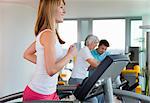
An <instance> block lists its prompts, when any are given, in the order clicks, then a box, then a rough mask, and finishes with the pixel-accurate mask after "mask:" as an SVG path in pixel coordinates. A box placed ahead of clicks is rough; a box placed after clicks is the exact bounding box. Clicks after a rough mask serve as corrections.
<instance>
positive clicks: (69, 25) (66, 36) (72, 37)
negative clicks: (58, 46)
mask: <svg viewBox="0 0 150 103" xmlns="http://www.w3.org/2000/svg"><path fill="white" fill-rule="evenodd" d="M58 32H59V34H60V37H61V38H62V39H63V40H64V41H65V42H66V43H65V44H64V45H63V48H64V49H68V48H69V46H70V45H71V44H73V43H76V42H77V20H65V21H64V22H63V23H60V24H59V25H58Z"/></svg>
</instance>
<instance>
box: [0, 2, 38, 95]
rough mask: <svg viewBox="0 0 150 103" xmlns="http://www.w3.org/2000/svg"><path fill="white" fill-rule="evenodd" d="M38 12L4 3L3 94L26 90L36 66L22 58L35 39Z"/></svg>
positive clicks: (0, 6) (0, 43)
mask: <svg viewBox="0 0 150 103" xmlns="http://www.w3.org/2000/svg"><path fill="white" fill-rule="evenodd" d="M34 21H35V11H34V9H33V8H32V7H29V6H27V5H22V4H12V3H0V97H1V96H4V95H7V94H10V93H15V92H19V91H22V90H23V89H24V87H25V86H26V84H27V83H28V81H29V79H30V78H31V74H32V72H33V71H34V65H33V64H31V63H29V62H27V61H25V60H24V59H23V57H22V55H23V52H24V50H25V48H26V47H27V45H29V44H30V43H31V42H32V41H33V40H34V33H33V26H34Z"/></svg>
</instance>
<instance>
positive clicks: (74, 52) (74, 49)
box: [67, 44, 77, 57]
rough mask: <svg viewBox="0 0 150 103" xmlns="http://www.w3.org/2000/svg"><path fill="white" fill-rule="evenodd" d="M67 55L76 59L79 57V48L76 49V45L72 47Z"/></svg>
mask: <svg viewBox="0 0 150 103" xmlns="http://www.w3.org/2000/svg"><path fill="white" fill-rule="evenodd" d="M67 54H68V55H71V57H74V56H76V55H77V48H76V46H75V44H73V45H70V47H69V49H68V52H67Z"/></svg>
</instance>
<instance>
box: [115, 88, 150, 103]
mask: <svg viewBox="0 0 150 103" xmlns="http://www.w3.org/2000/svg"><path fill="white" fill-rule="evenodd" d="M113 93H114V95H119V96H125V97H128V98H133V99H136V100H141V101H144V103H145V102H148V103H150V97H149V96H146V95H142V94H137V93H134V92H130V91H126V90H119V89H113Z"/></svg>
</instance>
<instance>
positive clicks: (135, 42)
mask: <svg viewBox="0 0 150 103" xmlns="http://www.w3.org/2000/svg"><path fill="white" fill-rule="evenodd" d="M141 25H142V20H132V21H131V46H135V47H142V42H143V36H142V29H139V26H141Z"/></svg>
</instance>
